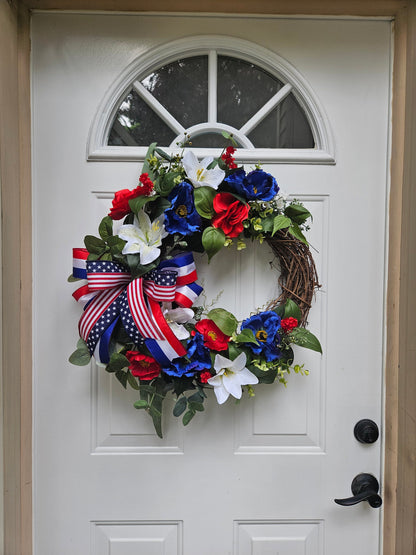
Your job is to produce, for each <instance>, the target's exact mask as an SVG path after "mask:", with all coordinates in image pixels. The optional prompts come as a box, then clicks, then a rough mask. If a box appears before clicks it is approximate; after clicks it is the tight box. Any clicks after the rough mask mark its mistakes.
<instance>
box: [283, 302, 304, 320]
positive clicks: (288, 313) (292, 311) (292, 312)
mask: <svg viewBox="0 0 416 555" xmlns="http://www.w3.org/2000/svg"><path fill="white" fill-rule="evenodd" d="M284 310H285V311H284V316H283V317H284V318H296V320H297V321H298V322H300V320H302V311H301V309H300V308H299V306H298V305H297V304H296V303H295V301H292V299H287V301H286V303H285V307H284Z"/></svg>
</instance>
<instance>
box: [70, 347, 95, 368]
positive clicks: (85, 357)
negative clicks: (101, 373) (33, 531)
mask: <svg viewBox="0 0 416 555" xmlns="http://www.w3.org/2000/svg"><path fill="white" fill-rule="evenodd" d="M68 360H69V362H70V363H71V364H75V365H76V366H86V365H87V364H88V363H89V362H90V360H91V355H90V353H89V351H88V349H87V350H86V351H85V350H84V349H76V350H75V351H74V352H73V353H72V355H71V356H70V357H69V359H68Z"/></svg>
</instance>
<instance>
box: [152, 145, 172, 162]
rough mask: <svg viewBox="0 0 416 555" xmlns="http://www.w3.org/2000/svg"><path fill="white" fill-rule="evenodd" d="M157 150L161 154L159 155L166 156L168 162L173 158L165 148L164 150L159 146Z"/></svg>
mask: <svg viewBox="0 0 416 555" xmlns="http://www.w3.org/2000/svg"><path fill="white" fill-rule="evenodd" d="M155 152H157V153H158V154H159V156H161V157H162V158H164V159H165V160H167V161H168V162H170V161H171V160H172V158H171V157H170V156H169V154H168V153H167V152H165V151H164V150H162V149H161V148H159V147H156V148H155Z"/></svg>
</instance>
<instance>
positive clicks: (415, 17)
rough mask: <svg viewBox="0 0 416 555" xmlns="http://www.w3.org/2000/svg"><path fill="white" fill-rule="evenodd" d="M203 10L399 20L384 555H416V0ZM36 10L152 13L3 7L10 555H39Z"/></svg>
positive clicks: (262, 0)
mask: <svg viewBox="0 0 416 555" xmlns="http://www.w3.org/2000/svg"><path fill="white" fill-rule="evenodd" d="M199 5H200V4H197V3H195V1H194V0H177V1H176V2H175V3H174V4H173V3H172V2H171V0H155V1H154V2H153V3H152V4H151V6H150V7H151V9H152V11H170V10H172V9H174V10H175V11H197V10H198V8H197V7H196V6H199ZM201 6H203V10H204V11H213V12H221V11H228V12H243V13H254V12H263V13H269V12H270V13H282V14H283V13H295V14H324V15H325V14H334V15H339V14H348V15H349V14H355V15H389V16H394V17H395V31H396V33H395V61H394V64H395V66H394V76H393V80H394V84H393V88H394V95H393V147H392V168H391V177H392V179H391V182H392V189H391V205H390V230H389V245H390V247H389V282H388V299H387V310H388V341H387V369H386V388H387V391H386V426H385V441H386V473H385V494H384V495H385V532H384V553H385V555H393V554H397V555H408V554H409V555H412V554H413V555H414V554H415V553H416V543H415V536H416V534H415V532H416V524H415V523H416V468H415V467H416V288H415V287H414V279H415V278H414V276H415V275H416V218H414V217H413V214H414V213H415V212H416V155H414V153H415V152H416V0H409V2H407V3H405V2H403V1H401V0H377V1H375V0H349V1H346V0H321V1H318V0H292V1H291V2H287V0H257V1H255V0H238V1H237V0H229V1H228V2H224V1H223V0H207V1H206V2H205V3H203V4H201ZM28 8H29V9H31V8H38V9H100V10H105V9H109V10H119V11H121V10H131V11H146V10H148V9H149V2H148V0H146V1H144V0H23V1H21V2H19V0H9V1H8V0H0V184H1V193H2V198H1V202H2V225H1V235H2V241H3V242H2V261H3V270H2V285H3V288H2V291H3V293H2V308H3V315H4V324H5V325H3V329H2V341H3V343H2V344H3V350H2V368H3V375H2V399H3V410H2V415H3V442H4V446H5V448H4V457H3V461H4V469H3V470H4V473H3V476H4V484H5V488H4V496H3V499H4V507H5V511H4V524H5V526H4V530H5V533H4V536H5V538H4V542H5V544H4V545H5V547H4V553H5V554H6V555H15V554H16V555H18V554H19V555H20V554H24V555H30V554H31V551H32V549H31V541H32V527H31V522H32V515H31V511H32V509H31V507H32V505H31V476H32V475H31V450H32V447H31V433H32V432H31V430H32V421H31V418H32V407H31V396H32V392H31V383H32V382H31V245H30V242H28V241H22V240H21V238H22V237H28V236H30V233H31V219H30V214H31V197H30V191H31V182H30V89H29V53H30V49H29V48H30V45H29V11H28ZM0 420H1V419H0ZM0 425H1V421H0ZM0 440H1V437H0ZM0 470H1V464H0ZM1 512H2V508H1V503H0V513H1ZM1 516H2V514H0V517H1ZM2 520H3V519H2ZM0 540H1V537H0ZM0 545H1V543H0ZM0 552H1V549H0ZM39 555H40V554H39ZM331 555H332V554H331ZM334 555H335V554H334Z"/></svg>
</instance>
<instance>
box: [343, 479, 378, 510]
mask: <svg viewBox="0 0 416 555" xmlns="http://www.w3.org/2000/svg"><path fill="white" fill-rule="evenodd" d="M379 489H380V486H379V484H378V481H377V478H375V477H374V476H373V475H372V474H366V473H362V474H358V475H357V476H356V477H355V478H354V480H353V481H352V483H351V491H352V493H353V496H352V497H347V498H345V499H334V501H335V503H338V505H343V506H344V507H349V506H351V505H356V504H357V503H361V502H362V501H368V503H369V505H370V506H371V507H374V508H378V507H381V505H382V503H383V501H382V499H381V497H380V496H379V494H378V490H379Z"/></svg>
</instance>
